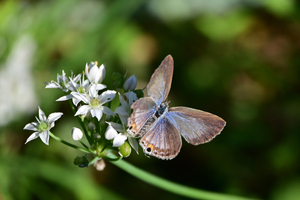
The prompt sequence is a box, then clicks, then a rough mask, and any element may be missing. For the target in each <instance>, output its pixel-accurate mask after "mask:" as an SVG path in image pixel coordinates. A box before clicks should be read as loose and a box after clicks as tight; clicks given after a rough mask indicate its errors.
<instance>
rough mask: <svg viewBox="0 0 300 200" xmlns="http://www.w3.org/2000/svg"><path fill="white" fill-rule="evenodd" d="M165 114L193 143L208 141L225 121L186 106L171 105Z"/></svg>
mask: <svg viewBox="0 0 300 200" xmlns="http://www.w3.org/2000/svg"><path fill="white" fill-rule="evenodd" d="M166 116H167V117H168V118H169V119H170V121H171V122H173V123H174V124H175V126H176V127H177V128H178V129H179V130H180V133H181V135H182V136H183V137H184V139H185V140H186V141H187V142H188V143H191V144H193V145H198V144H202V143H206V142H209V141H210V140H212V139H213V138H214V137H216V136H217V135H218V134H220V132H221V131H222V130H223V128H224V126H225V125H226V122H225V121H224V120H223V119H222V118H220V117H218V116H216V115H213V114H211V113H208V112H204V111H201V110H196V109H192V108H187V107H173V108H170V109H169V112H168V113H167V114H166Z"/></svg>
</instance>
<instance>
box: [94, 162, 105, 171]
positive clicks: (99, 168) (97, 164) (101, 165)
mask: <svg viewBox="0 0 300 200" xmlns="http://www.w3.org/2000/svg"><path fill="white" fill-rule="evenodd" d="M94 167H96V170H97V171H103V170H104V168H105V162H104V160H103V159H100V160H97V161H96V162H95V163H94Z"/></svg>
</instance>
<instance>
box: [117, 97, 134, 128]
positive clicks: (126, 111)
mask: <svg viewBox="0 0 300 200" xmlns="http://www.w3.org/2000/svg"><path fill="white" fill-rule="evenodd" d="M119 99H120V102H121V106H119V107H117V108H116V110H115V113H117V114H118V115H119V117H120V119H121V121H122V124H124V125H125V126H126V125H127V120H128V118H129V116H130V114H131V108H130V107H131V105H132V104H133V102H134V101H136V100H137V99H138V98H137V96H136V94H135V93H134V92H131V91H130V92H126V93H124V95H123V96H122V95H121V94H120V93H119Z"/></svg>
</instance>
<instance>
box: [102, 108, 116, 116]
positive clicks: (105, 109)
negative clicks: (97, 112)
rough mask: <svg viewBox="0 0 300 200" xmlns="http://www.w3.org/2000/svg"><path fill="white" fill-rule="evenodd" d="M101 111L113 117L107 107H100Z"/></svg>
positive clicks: (112, 113)
mask: <svg viewBox="0 0 300 200" xmlns="http://www.w3.org/2000/svg"><path fill="white" fill-rule="evenodd" d="M102 110H103V112H104V113H105V114H107V115H115V113H114V112H113V111H112V110H111V109H109V108H108V107H106V106H102Z"/></svg>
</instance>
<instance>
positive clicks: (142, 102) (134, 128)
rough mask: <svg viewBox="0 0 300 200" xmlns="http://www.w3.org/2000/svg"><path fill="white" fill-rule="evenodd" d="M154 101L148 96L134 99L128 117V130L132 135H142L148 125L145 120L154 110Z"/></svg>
mask: <svg viewBox="0 0 300 200" xmlns="http://www.w3.org/2000/svg"><path fill="white" fill-rule="evenodd" d="M155 107H156V103H155V102H154V101H153V99H152V98H150V97H145V98H142V99H139V100H137V101H135V102H134V103H133V104H132V106H131V108H132V109H133V112H132V114H131V116H130V117H129V119H128V127H129V129H128V132H129V133H131V135H132V136H143V135H144V134H145V133H146V131H147V130H146V128H147V127H148V125H147V121H149V120H150V119H151V116H152V115H153V113H154V112H155Z"/></svg>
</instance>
